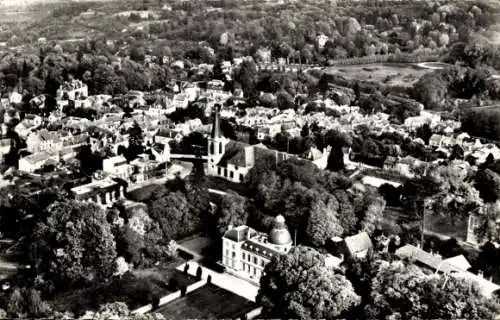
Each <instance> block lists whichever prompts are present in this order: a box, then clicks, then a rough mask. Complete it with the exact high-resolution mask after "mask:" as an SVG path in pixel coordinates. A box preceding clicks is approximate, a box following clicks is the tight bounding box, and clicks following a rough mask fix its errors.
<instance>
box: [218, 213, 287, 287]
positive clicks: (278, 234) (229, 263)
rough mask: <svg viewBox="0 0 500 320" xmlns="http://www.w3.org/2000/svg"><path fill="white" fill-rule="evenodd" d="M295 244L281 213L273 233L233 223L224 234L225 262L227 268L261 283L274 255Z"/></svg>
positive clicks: (282, 252)
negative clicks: (236, 225)
mask: <svg viewBox="0 0 500 320" xmlns="http://www.w3.org/2000/svg"><path fill="white" fill-rule="evenodd" d="M291 248H292V237H291V235H290V232H289V231H288V229H287V227H286V224H285V219H284V218H283V216H281V215H279V216H277V217H276V219H275V221H274V226H273V228H272V229H271V231H270V232H269V234H266V233H263V232H258V231H256V230H254V229H252V228H250V227H248V226H246V225H241V226H238V227H235V228H233V227H229V229H228V231H226V233H225V234H224V236H223V238H222V265H223V266H224V267H225V268H226V271H227V272H229V273H232V274H234V275H236V276H238V277H240V278H243V279H245V280H247V281H249V282H252V283H255V284H259V282H260V278H261V277H262V275H263V273H264V267H265V266H266V265H267V264H268V263H269V261H271V259H272V257H274V256H276V255H280V254H286V253H288V251H290V249H291Z"/></svg>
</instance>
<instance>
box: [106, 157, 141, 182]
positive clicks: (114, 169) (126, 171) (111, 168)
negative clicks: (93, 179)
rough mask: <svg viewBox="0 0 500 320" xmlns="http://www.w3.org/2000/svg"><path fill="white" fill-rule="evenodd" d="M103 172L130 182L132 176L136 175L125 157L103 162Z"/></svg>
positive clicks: (112, 158) (108, 159)
mask: <svg viewBox="0 0 500 320" xmlns="http://www.w3.org/2000/svg"><path fill="white" fill-rule="evenodd" d="M102 171H103V172H106V173H109V174H111V175H114V176H116V177H118V178H121V179H124V180H128V179H129V178H130V175H131V174H132V173H134V167H133V166H132V165H129V164H128V163H127V159H125V157H124V156H116V157H111V158H107V159H104V160H102Z"/></svg>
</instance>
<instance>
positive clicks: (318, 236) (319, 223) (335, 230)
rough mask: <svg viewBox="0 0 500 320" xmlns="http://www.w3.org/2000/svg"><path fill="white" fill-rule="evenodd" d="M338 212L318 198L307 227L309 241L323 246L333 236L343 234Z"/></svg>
mask: <svg viewBox="0 0 500 320" xmlns="http://www.w3.org/2000/svg"><path fill="white" fill-rule="evenodd" d="M336 214H338V213H337V212H335V211H333V210H332V208H331V207H328V206H327V205H326V204H325V203H324V202H323V201H321V200H317V201H315V202H314V204H313V205H312V208H311V213H310V216H309V219H308V223H307V228H306V234H307V236H308V239H309V243H311V244H312V245H314V246H318V247H321V246H324V245H325V243H326V241H327V240H328V239H330V238H331V237H338V236H341V235H342V233H343V232H344V229H343V228H342V226H341V225H340V223H339V221H338V219H337V217H336Z"/></svg>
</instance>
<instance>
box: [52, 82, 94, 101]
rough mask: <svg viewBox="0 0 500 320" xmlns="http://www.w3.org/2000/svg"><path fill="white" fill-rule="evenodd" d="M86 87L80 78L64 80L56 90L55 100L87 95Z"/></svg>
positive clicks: (75, 98) (78, 97)
mask: <svg viewBox="0 0 500 320" xmlns="http://www.w3.org/2000/svg"><path fill="white" fill-rule="evenodd" d="M88 95H89V92H88V87H87V85H86V84H84V83H83V82H82V81H80V80H72V81H66V82H64V83H63V84H61V86H60V87H59V89H58V90H57V93H56V99H57V100H79V99H80V98H85V97H88Z"/></svg>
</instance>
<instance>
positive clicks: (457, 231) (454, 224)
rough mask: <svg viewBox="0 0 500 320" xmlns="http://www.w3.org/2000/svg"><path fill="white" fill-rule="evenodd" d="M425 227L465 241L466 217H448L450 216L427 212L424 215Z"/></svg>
mask: <svg viewBox="0 0 500 320" xmlns="http://www.w3.org/2000/svg"><path fill="white" fill-rule="evenodd" d="M425 229H426V230H429V231H432V232H435V233H439V234H442V235H444V236H447V237H451V238H455V239H457V240H461V241H465V240H466V238H467V219H460V218H453V219H450V217H443V216H440V215H434V214H428V215H426V216H425Z"/></svg>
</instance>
